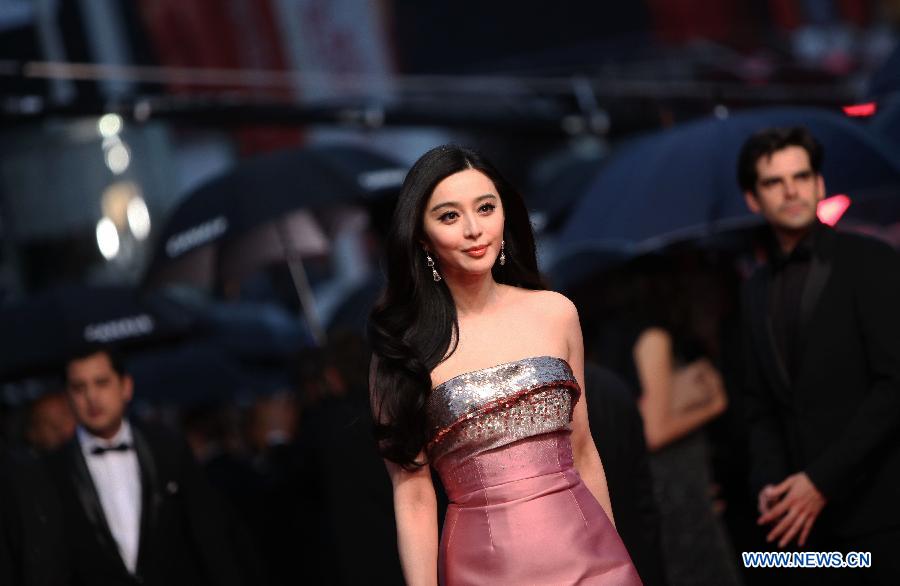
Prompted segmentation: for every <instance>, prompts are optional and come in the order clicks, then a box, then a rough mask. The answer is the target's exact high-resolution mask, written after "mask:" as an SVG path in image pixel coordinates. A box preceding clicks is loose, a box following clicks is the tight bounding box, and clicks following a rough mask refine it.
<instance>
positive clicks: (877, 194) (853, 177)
mask: <svg viewBox="0 0 900 586" xmlns="http://www.w3.org/2000/svg"><path fill="white" fill-rule="evenodd" d="M793 125H803V126H806V127H807V128H809V130H810V131H811V132H812V133H813V135H815V136H816V138H817V139H818V140H819V141H820V142H821V143H822V144H823V146H824V148H825V161H824V168H823V171H822V173H823V175H824V177H825V183H826V187H827V189H828V191H829V194H833V193H844V194H847V195H848V196H850V198H851V200H852V202H853V204H852V205H851V208H850V210H849V211H848V213H847V215H848V216H851V217H853V216H854V214H856V215H857V216H859V215H865V214H873V213H876V210H877V213H882V212H883V211H884V209H883V208H884V205H885V202H886V201H889V205H892V206H894V207H895V208H900V205H898V204H900V198H898V197H897V195H898V191H900V159H898V158H897V153H896V151H895V150H893V149H891V148H890V147H889V146H888V145H887V144H886V143H885V142H883V141H882V140H881V139H880V138H878V137H877V136H875V135H874V134H872V133H870V132H868V131H867V130H866V129H865V128H863V127H861V126H859V125H857V124H856V123H854V122H853V121H851V120H848V119H847V118H845V117H844V116H841V115H839V114H836V113H833V112H829V111H825V110H818V109H813V108H766V109H760V110H753V111H747V112H743V113H740V114H736V115H734V116H731V117H729V118H727V119H724V120H720V119H705V120H700V121H697V122H693V123H690V124H685V125H682V126H678V127H675V128H672V129H670V130H666V131H664V132H660V133H656V134H653V135H650V136H646V137H644V138H641V139H638V140H635V141H634V142H632V143H630V144H628V145H625V146H623V147H621V149H620V150H619V151H618V152H617V153H616V154H615V155H613V156H612V157H611V158H610V160H609V162H608V163H607V164H606V165H605V166H604V167H603V168H602V169H600V170H599V172H598V175H597V177H596V178H595V180H594V182H593V183H592V185H591V187H590V189H589V190H588V192H587V193H586V194H585V195H584V196H583V197H582V199H581V200H580V202H579V204H578V205H577V206H576V208H575V210H574V211H573V213H572V214H571V217H570V220H569V221H568V222H567V224H566V225H565V226H564V227H563V229H562V230H561V232H560V239H559V241H560V244H561V245H563V246H565V247H567V248H568V249H569V250H577V249H579V248H582V247H585V246H591V245H595V244H596V243H602V244H603V245H604V246H605V247H616V246H622V247H625V248H629V247H630V248H632V249H633V250H650V249H655V248H659V247H660V246H663V245H665V244H667V243H669V242H673V241H677V240H682V239H689V238H696V237H702V236H705V235H708V234H710V233H714V232H716V231H719V230H723V229H727V228H732V227H737V226H746V225H749V224H752V223H755V222H756V221H757V220H756V219H755V217H754V216H752V215H751V214H750V212H749V211H748V210H747V209H746V206H745V204H744V200H743V197H742V195H741V192H740V189H739V188H738V186H737V179H736V165H737V155H738V152H739V150H740V148H741V145H742V144H743V143H744V141H745V140H746V139H747V138H748V137H749V136H750V135H751V134H752V133H754V132H756V131H758V130H760V129H762V128H765V127H770V126H793ZM886 196H888V197H886ZM890 196H893V197H890ZM897 211H898V212H900V210H897Z"/></svg>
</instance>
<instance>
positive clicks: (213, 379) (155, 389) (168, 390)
mask: <svg viewBox="0 0 900 586" xmlns="http://www.w3.org/2000/svg"><path fill="white" fill-rule="evenodd" d="M128 370H129V373H130V374H131V375H132V377H134V388H135V401H137V402H138V403H156V404H158V403H169V404H178V405H192V404H212V403H220V402H223V401H233V400H235V399H239V398H244V397H251V396H258V395H260V394H266V393H270V392H272V391H276V390H280V389H284V388H287V387H288V386H289V384H290V381H289V375H288V370H287V369H286V368H282V369H278V368H262V367H258V366H257V367H253V366H249V365H247V364H245V363H244V362H242V361H240V360H238V359H236V358H235V356H234V355H233V354H231V353H229V352H228V351H227V350H226V349H224V348H222V347H220V346H219V345H218V344H215V343H210V342H192V343H187V344H180V345H178V346H174V347H171V348H158V349H154V350H149V351H146V352H141V353H139V354H137V355H135V356H133V357H131V358H130V359H129V360H128Z"/></svg>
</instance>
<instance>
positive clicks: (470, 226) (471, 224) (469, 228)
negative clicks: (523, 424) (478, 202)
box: [463, 216, 481, 238]
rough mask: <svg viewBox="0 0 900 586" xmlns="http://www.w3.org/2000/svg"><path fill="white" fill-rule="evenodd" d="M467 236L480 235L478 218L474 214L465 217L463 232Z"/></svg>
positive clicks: (476, 236)
mask: <svg viewBox="0 0 900 586" xmlns="http://www.w3.org/2000/svg"><path fill="white" fill-rule="evenodd" d="M463 235H464V236H466V237H467V238H478V237H479V236H481V224H479V223H478V218H476V217H474V216H469V217H467V218H466V223H465V230H464V233H463Z"/></svg>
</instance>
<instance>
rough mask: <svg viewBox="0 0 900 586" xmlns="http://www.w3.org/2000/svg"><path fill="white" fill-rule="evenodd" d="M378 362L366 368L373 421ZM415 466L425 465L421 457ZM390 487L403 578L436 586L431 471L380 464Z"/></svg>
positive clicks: (379, 416) (387, 462)
mask: <svg viewBox="0 0 900 586" xmlns="http://www.w3.org/2000/svg"><path fill="white" fill-rule="evenodd" d="M377 373H378V359H377V357H375V356H372V362H371V364H370V365H369V398H370V401H371V404H372V414H373V417H374V418H375V419H376V420H378V421H384V420H385V418H384V416H383V414H382V413H381V412H380V410H379V407H378V400H377V393H376V392H375V380H376V378H377ZM416 461H417V462H427V459H426V458H425V454H424V453H420V454H419V455H418V456H416ZM384 464H385V466H386V467H387V471H388V475H389V476H390V477H391V484H392V485H393V487H394V519H395V520H396V523H397V549H398V550H399V553H400V566H401V567H402V568H403V577H404V579H405V581H406V583H407V584H408V585H409V586H436V585H437V555H438V554H437V552H438V535H437V534H438V526H437V497H436V495H435V493H434V484H432V482H431V470H430V468H429V467H428V465H427V464H426V465H425V466H422V467H420V468H418V469H416V470H412V471H410V470H406V469H404V468H403V467H402V466H400V465H399V464H397V463H395V462H391V461H390V460H385V461H384Z"/></svg>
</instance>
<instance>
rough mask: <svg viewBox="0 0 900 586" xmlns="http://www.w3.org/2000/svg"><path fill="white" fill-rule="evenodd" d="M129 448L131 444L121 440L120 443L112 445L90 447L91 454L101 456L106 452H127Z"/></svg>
mask: <svg viewBox="0 0 900 586" xmlns="http://www.w3.org/2000/svg"><path fill="white" fill-rule="evenodd" d="M130 449H131V446H130V445H128V444H126V443H125V442H122V443H120V444H116V445H114V446H94V447H93V448H91V455H93V456H102V455H103V454H105V453H106V452H127V451H128V450H130Z"/></svg>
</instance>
